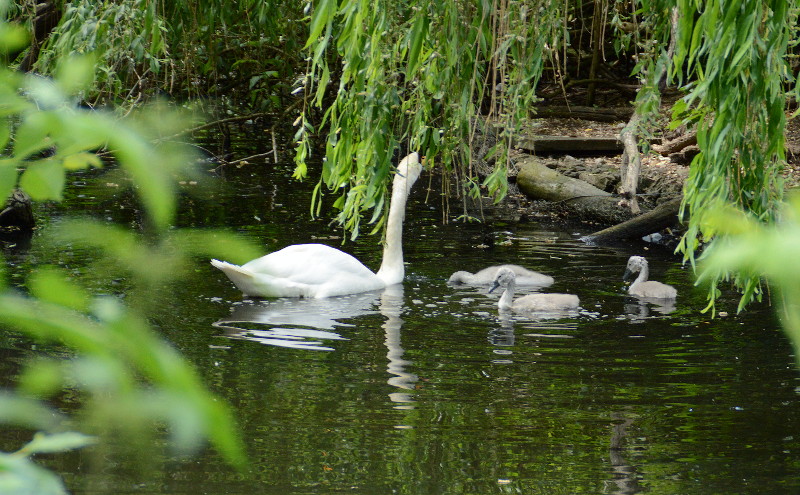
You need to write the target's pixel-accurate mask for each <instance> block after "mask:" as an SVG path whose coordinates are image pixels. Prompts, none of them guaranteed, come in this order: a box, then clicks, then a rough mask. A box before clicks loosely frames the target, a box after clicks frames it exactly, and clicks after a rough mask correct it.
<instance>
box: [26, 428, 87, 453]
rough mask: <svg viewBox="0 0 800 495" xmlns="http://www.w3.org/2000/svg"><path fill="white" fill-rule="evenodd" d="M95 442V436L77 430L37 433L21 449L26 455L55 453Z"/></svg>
mask: <svg viewBox="0 0 800 495" xmlns="http://www.w3.org/2000/svg"><path fill="white" fill-rule="evenodd" d="M95 443H97V439H96V438H95V437H90V436H88V435H84V434H83V433H78V432H75V431H67V432H64V433H53V434H45V433H37V434H35V435H34V436H33V440H31V441H30V442H28V444H27V445H25V446H24V447H22V448H21V449H20V453H24V454H26V455H33V454H53V453H56V452H68V451H70V450H75V449H80V448H83V447H87V446H89V445H93V444H95Z"/></svg>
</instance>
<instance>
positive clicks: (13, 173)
mask: <svg viewBox="0 0 800 495" xmlns="http://www.w3.org/2000/svg"><path fill="white" fill-rule="evenodd" d="M18 176H19V172H18V171H17V160H15V159H13V158H11V159H0V204H5V200H6V199H7V198H8V197H9V196H10V195H11V192H12V191H13V190H14V187H16V185H17V177H18ZM0 285H2V284H0Z"/></svg>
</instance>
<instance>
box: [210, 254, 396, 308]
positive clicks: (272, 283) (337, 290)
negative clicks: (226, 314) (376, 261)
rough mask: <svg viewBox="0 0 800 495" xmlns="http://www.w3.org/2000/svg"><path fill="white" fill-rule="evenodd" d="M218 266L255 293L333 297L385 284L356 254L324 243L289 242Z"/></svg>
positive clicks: (237, 283)
mask: <svg viewBox="0 0 800 495" xmlns="http://www.w3.org/2000/svg"><path fill="white" fill-rule="evenodd" d="M212 263H213V262H212ZM225 265H227V266H225ZM214 266H217V268H220V269H222V270H223V271H224V272H225V273H226V274H227V275H228V276H229V277H230V278H231V280H233V282H234V283H235V284H236V286H237V287H239V289H241V290H242V292H244V293H245V294H248V295H252V296H263V297H330V296H338V295H344V294H355V293H359V292H365V291H369V290H375V289H380V288H382V287H384V286H385V284H384V283H383V282H382V281H381V280H380V279H379V278H378V277H377V275H375V274H374V273H373V272H372V271H371V270H370V269H369V268H367V267H366V266H364V265H363V264H362V263H361V262H360V261H358V260H357V259H356V258H354V257H353V256H351V255H349V254H347V253H345V252H342V251H339V250H338V249H335V248H332V247H330V246H326V245H324V244H296V245H293V246H288V247H285V248H283V249H281V250H279V251H275V252H274V253H270V254H268V255H266V256H262V257H261V258H257V259H255V260H252V261H250V262H248V263H245V264H244V265H242V266H241V267H237V266H235V265H230V264H227V263H224V262H216V263H214Z"/></svg>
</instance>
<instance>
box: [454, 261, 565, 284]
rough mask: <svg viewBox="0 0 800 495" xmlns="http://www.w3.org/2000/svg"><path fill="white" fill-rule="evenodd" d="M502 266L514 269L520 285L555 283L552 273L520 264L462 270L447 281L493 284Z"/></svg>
mask: <svg viewBox="0 0 800 495" xmlns="http://www.w3.org/2000/svg"><path fill="white" fill-rule="evenodd" d="M501 268H508V269H509V270H511V271H513V272H514V275H515V276H516V279H517V285H520V286H522V285H525V286H528V285H536V286H539V287H547V286H548V285H553V277H551V276H550V275H545V274H544V273H539V272H534V271H533V270H528V269H527V268H525V267H523V266H519V265H495V266H490V267H487V268H484V269H483V270H481V271H479V272H477V273H470V272H465V271H463V270H461V271H457V272H455V273H454V274H452V275H450V278H449V279H448V280H447V281H448V282H449V283H451V284H467V285H491V284H492V283H494V280H495V278H496V277H497V271H498V270H500V269H501Z"/></svg>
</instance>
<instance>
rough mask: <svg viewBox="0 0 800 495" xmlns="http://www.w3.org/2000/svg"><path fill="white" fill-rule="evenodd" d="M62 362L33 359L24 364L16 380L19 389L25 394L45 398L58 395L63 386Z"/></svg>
mask: <svg viewBox="0 0 800 495" xmlns="http://www.w3.org/2000/svg"><path fill="white" fill-rule="evenodd" d="M63 364H64V361H62V360H56V359H44V358H42V359H34V360H30V361H28V362H27V363H26V366H25V369H24V370H23V371H22V373H21V374H20V376H19V378H18V383H19V389H20V390H21V391H23V392H24V393H25V394H27V395H30V396H34V397H41V398H46V397H50V396H52V395H54V394H56V393H58V392H59V391H60V390H61V388H62V387H63V386H64V378H65V377H64V366H63Z"/></svg>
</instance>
